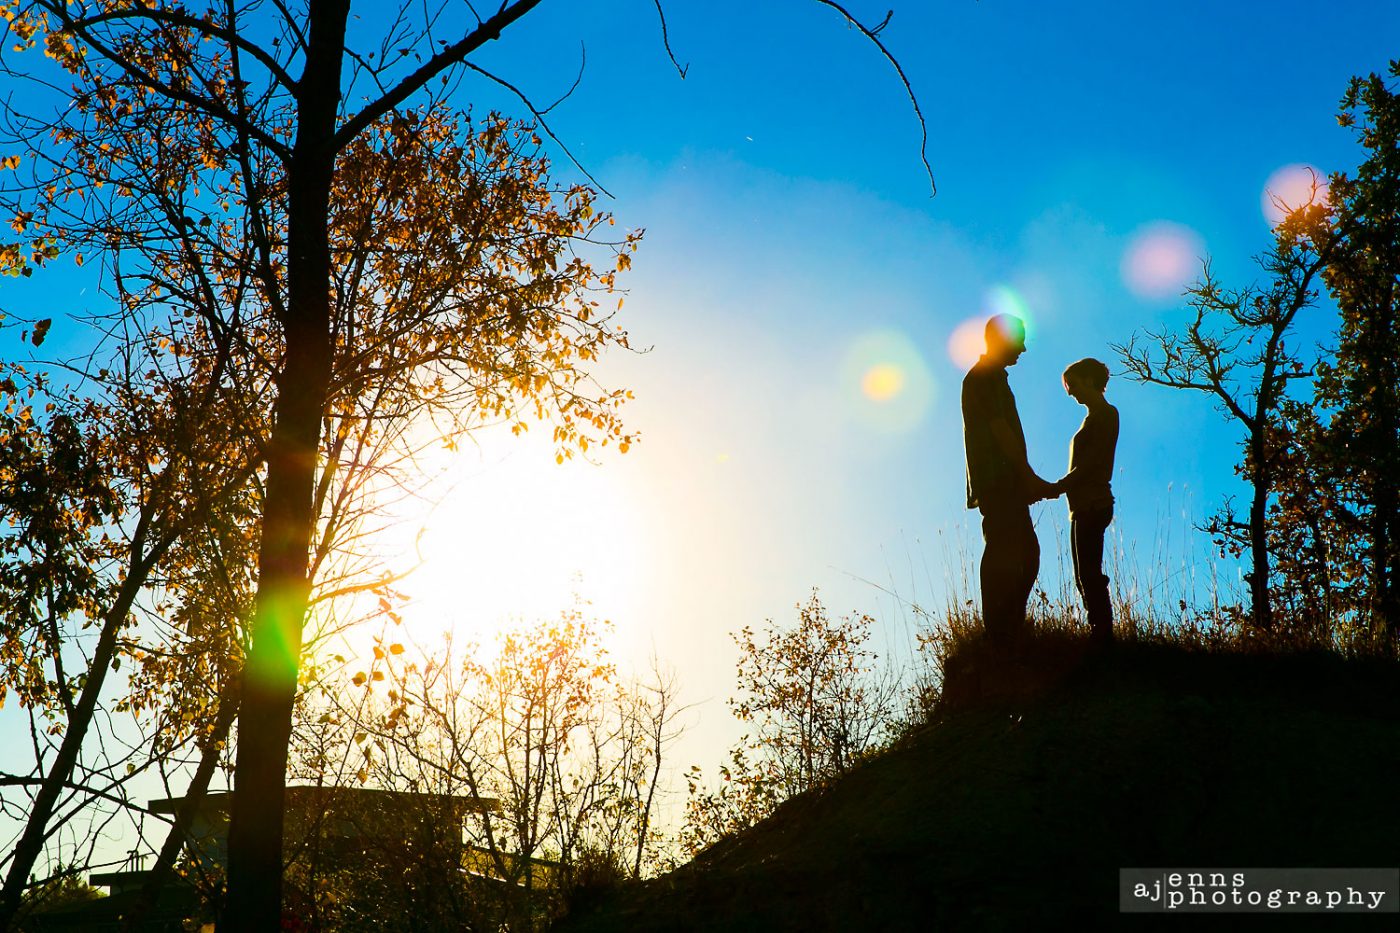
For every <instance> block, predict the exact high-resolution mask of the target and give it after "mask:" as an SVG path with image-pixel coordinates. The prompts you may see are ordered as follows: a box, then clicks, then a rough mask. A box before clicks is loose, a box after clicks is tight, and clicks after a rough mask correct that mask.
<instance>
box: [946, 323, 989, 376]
mask: <svg viewBox="0 0 1400 933" xmlns="http://www.w3.org/2000/svg"><path fill="white" fill-rule="evenodd" d="M986 326H987V319H986V318H985V317H982V316H981V315H978V316H977V317H970V318H968V319H967V320H966V321H963V322H962V323H961V324H959V325H958V326H957V327H955V328H953V333H952V334H951V335H950V336H949V337H948V359H950V360H952V361H953V365H955V366H957V367H958V368H959V369H971V368H972V364H973V363H976V362H977V358H978V357H979V356H981V355H982V351H983V350H985V349H986V348H987V343H986V339H985V338H984V337H983V331H984V330H985V328H986Z"/></svg>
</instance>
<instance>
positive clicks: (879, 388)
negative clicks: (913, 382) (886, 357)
mask: <svg viewBox="0 0 1400 933" xmlns="http://www.w3.org/2000/svg"><path fill="white" fill-rule="evenodd" d="M860 390H861V391H862V392H864V393H865V397H866V398H868V399H870V400H871V401H872V402H888V401H890V400H891V399H893V398H894V397H895V396H896V395H898V394H899V393H900V392H902V391H903V390H904V370H902V369H900V368H899V367H898V366H896V365H895V364H893V363H876V364H875V365H874V366H872V367H870V368H869V369H867V370H866V371H865V375H864V376H862V377H861V380H860Z"/></svg>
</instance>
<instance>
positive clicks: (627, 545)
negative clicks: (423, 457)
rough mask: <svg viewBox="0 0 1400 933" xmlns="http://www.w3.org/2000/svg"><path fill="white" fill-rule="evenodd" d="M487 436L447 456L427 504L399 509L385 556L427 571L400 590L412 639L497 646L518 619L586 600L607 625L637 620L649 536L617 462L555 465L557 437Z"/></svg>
mask: <svg viewBox="0 0 1400 933" xmlns="http://www.w3.org/2000/svg"><path fill="white" fill-rule="evenodd" d="M537 431H538V433H537V434H536V433H526V434H525V435H523V436H519V437H517V436H512V435H511V433H510V432H509V431H508V430H505V429H502V428H492V429H487V430H484V431H478V432H477V433H476V435H475V436H474V441H475V444H474V445H473V444H467V445H465V446H464V447H463V448H462V449H459V450H457V451H447V450H441V449H439V450H436V451H434V452H433V453H432V454H431V455H430V456H429V458H428V459H429V460H430V462H429V463H427V464H426V467H427V471H428V473H429V475H432V476H435V477H436V479H435V480H434V482H433V484H432V486H431V488H430V489H429V490H427V492H426V494H425V495H424V496H422V497H420V498H415V499H409V500H406V501H405V502H404V503H402V504H400V505H399V506H397V507H396V508H395V512H396V514H395V515H394V518H395V519H396V521H395V524H394V526H393V527H392V528H390V529H388V530H386V532H385V533H384V541H383V543H382V545H381V549H380V550H381V553H382V554H384V555H385V557H386V559H387V561H388V562H389V563H390V564H391V565H394V566H398V567H408V566H412V565H413V564H414V563H418V564H419V565H418V567H417V568H416V569H415V570H414V571H413V572H412V573H411V574H410V575H409V576H408V577H407V578H406V579H405V580H404V581H403V583H402V584H401V585H400V586H399V589H400V590H401V591H402V592H403V593H404V594H405V596H406V597H407V598H408V603H407V605H406V606H405V607H404V609H403V613H402V615H403V617H404V621H405V624H406V625H407V626H409V633H410V635H411V637H412V638H413V639H414V640H415V641H417V642H419V643H420V644H426V643H429V642H431V641H434V640H436V639H437V638H439V637H440V636H441V634H442V633H444V632H448V631H450V632H452V633H453V634H454V635H455V636H460V637H465V638H471V639H474V640H478V641H488V640H489V639H490V637H491V635H492V634H493V633H494V632H495V631H496V630H498V629H499V628H500V627H501V626H503V625H508V624H510V623H511V621H512V620H513V619H526V620H529V619H535V618H544V617H552V616H555V615H557V614H558V613H559V612H560V611H561V610H562V609H566V608H568V607H569V606H571V605H573V604H574V603H575V601H576V600H577V599H583V600H586V601H587V602H588V603H589V604H590V607H591V608H590V612H591V613H592V614H593V615H595V616H596V617H598V618H600V619H603V618H607V619H613V620H614V621H616V620H618V619H623V618H630V617H632V616H634V615H635V612H634V602H635V600H636V593H637V586H638V579H639V576H640V575H642V574H644V573H645V572H646V560H645V559H646V554H647V552H648V548H647V545H646V542H645V540H644V539H645V535H646V530H645V527H644V522H643V519H642V510H641V509H640V507H639V506H638V504H637V501H636V496H637V493H636V490H634V489H630V488H628V487H627V486H626V485H625V484H624V482H623V481H622V479H621V477H620V475H619V474H620V472H621V470H620V465H619V464H617V463H616V461H617V455H616V454H615V453H613V451H612V449H611V448H608V449H607V450H606V451H604V452H603V454H602V456H601V458H600V459H601V460H602V461H603V462H602V464H601V465H600V464H594V463H589V462H587V461H583V460H579V459H574V460H568V461H565V462H564V463H563V464H556V463H555V462H554V448H553V446H552V445H551V444H550V443H549V442H548V441H549V437H548V428H544V427H540V428H537Z"/></svg>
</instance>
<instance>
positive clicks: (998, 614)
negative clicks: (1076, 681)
mask: <svg viewBox="0 0 1400 933" xmlns="http://www.w3.org/2000/svg"><path fill="white" fill-rule="evenodd" d="M982 538H983V541H984V542H985V546H984V548H983V551H982V567H981V582H982V623H983V625H984V626H986V629H987V634H988V636H990V637H991V638H992V639H994V640H997V641H1008V640H1010V639H1013V638H1015V637H1016V636H1017V635H1019V634H1020V633H1021V632H1022V631H1023V630H1024V629H1025V626H1026V603H1027V602H1028V601H1029V599H1030V594H1031V589H1032V588H1033V587H1034V586H1035V577H1036V574H1037V572H1038V571H1039V569H1040V543H1039V542H1038V541H1037V540H1036V537H1035V526H1034V525H1032V524H1031V514H1030V509H1029V508H1027V507H1025V506H1020V507H1012V508H1008V509H1001V508H999V509H994V510H986V511H984V512H983V513H982Z"/></svg>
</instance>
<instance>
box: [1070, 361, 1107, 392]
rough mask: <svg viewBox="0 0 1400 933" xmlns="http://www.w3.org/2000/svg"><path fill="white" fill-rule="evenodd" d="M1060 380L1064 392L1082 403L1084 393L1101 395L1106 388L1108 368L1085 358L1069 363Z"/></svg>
mask: <svg viewBox="0 0 1400 933" xmlns="http://www.w3.org/2000/svg"><path fill="white" fill-rule="evenodd" d="M1062 378H1063V379H1064V383H1065V391H1066V392H1068V393H1069V394H1070V395H1072V396H1073V397H1074V398H1075V400H1076V401H1080V402H1082V401H1084V399H1083V394H1084V393H1085V392H1092V393H1094V394H1095V395H1102V394H1103V390H1104V389H1105V388H1106V387H1107V386H1108V367H1107V366H1105V365H1104V364H1103V363H1101V362H1100V361H1098V360H1096V359H1094V358H1093V357H1085V358H1084V359H1082V360H1078V361H1076V362H1074V363H1070V364H1069V366H1067V367H1066V368H1065V372H1064V376H1063V377H1062Z"/></svg>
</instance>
